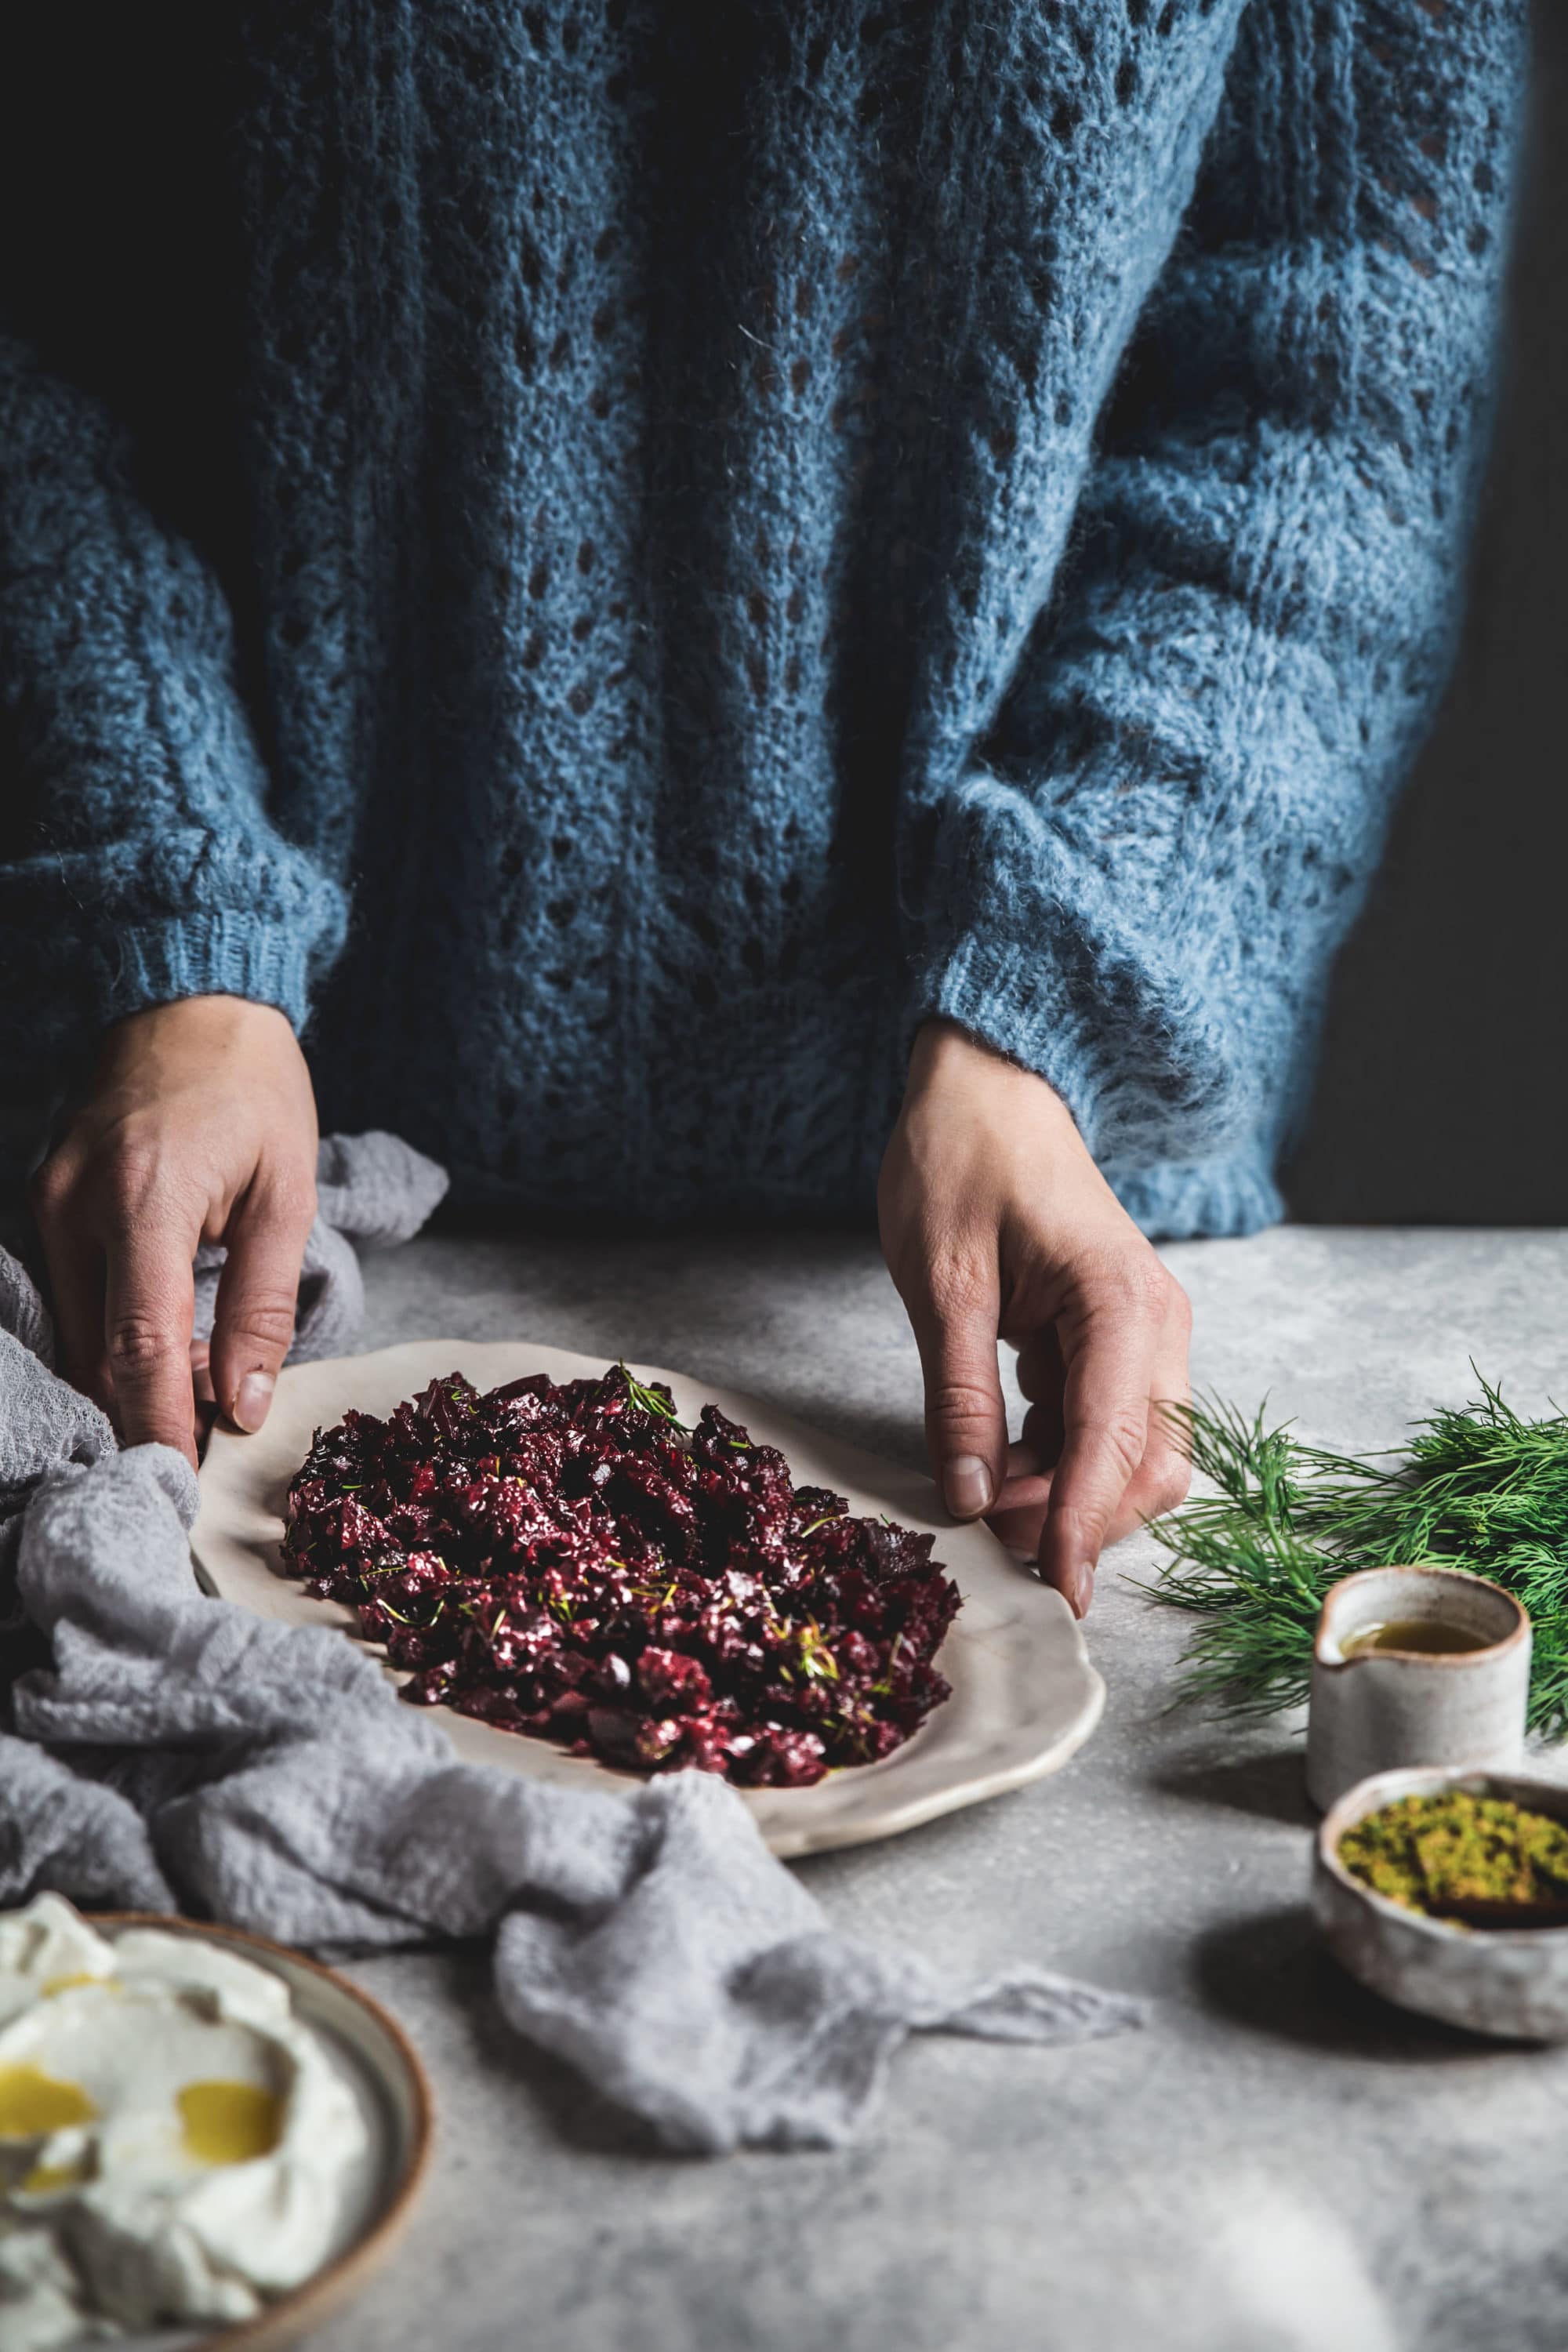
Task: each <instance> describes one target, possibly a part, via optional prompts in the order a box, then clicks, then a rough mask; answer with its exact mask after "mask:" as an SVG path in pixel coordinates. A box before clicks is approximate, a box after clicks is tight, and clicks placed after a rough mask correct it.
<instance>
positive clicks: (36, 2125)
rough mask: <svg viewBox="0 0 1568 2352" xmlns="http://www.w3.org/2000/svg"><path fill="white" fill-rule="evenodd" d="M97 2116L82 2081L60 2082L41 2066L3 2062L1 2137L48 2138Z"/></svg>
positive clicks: (4, 2138) (95, 2118) (0, 2106)
mask: <svg viewBox="0 0 1568 2352" xmlns="http://www.w3.org/2000/svg"><path fill="white" fill-rule="evenodd" d="M97 2119H98V2109H97V2108H96V2107H95V2106H94V2105H93V2104H92V2101H91V2100H90V2099H89V2097H88V2095H87V2093H86V2092H85V2091H84V2090H83V2089H82V2087H81V2085H80V2084H79V2083H61V2082H58V2081H57V2080H56V2078H55V2076H54V2075H53V2074H45V2073H44V2071H43V2068H42V2067H41V2066H0V2141H4V2140H8V2139H13V2140H14V2139H46V2138H47V2137H48V2135H49V2134H50V2132H58V2131H68V2129H69V2128H70V2126H71V2125H72V2124H90V2123H95V2122H96V2121H97Z"/></svg>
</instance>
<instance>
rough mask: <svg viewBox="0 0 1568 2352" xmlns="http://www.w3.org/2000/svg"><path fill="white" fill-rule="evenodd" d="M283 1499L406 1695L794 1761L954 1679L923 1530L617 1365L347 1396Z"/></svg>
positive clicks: (574, 1736) (649, 1744)
mask: <svg viewBox="0 0 1568 2352" xmlns="http://www.w3.org/2000/svg"><path fill="white" fill-rule="evenodd" d="M931 1542H932V1538H931V1537H930V1536H921V1535H916V1534H914V1533H913V1531H912V1530H911V1529H910V1528H900V1527H897V1526H895V1525H894V1524H893V1522H892V1521H891V1520H887V1519H857V1518H853V1517H850V1515H849V1511H848V1507H847V1504H846V1503H845V1501H844V1498H843V1496H840V1495H835V1494H831V1493H830V1492H829V1491H828V1490H827V1489H826V1487H820V1486H802V1487H796V1486H794V1485H793V1484H792V1483H791V1479H790V1475H789V1466H788V1465H787V1464H786V1462H785V1461H784V1456H783V1454H780V1453H779V1452H778V1451H777V1450H776V1448H774V1447H773V1446H771V1445H754V1444H752V1440H751V1439H750V1437H749V1436H748V1435H747V1433H746V1432H745V1431H744V1430H743V1429H742V1428H741V1427H740V1426H739V1424H738V1423H735V1422H732V1421H727V1420H726V1419H725V1417H724V1415H723V1414H722V1413H721V1412H720V1411H719V1410H718V1408H717V1407H716V1406H715V1405H704V1407H703V1409H702V1414H701V1418H700V1421H699V1422H698V1424H697V1427H696V1429H695V1430H691V1431H688V1430H686V1429H684V1428H683V1427H682V1426H681V1424H680V1423H679V1421H678V1420H677V1418H676V1414H675V1403H674V1400H673V1398H672V1397H671V1396H670V1393H669V1391H668V1389H665V1388H645V1387H643V1386H642V1384H641V1383H640V1382H639V1381H635V1380H634V1379H633V1378H632V1377H631V1375H630V1374H629V1373H628V1372H627V1371H626V1369H625V1367H624V1366H620V1365H617V1366H615V1367H613V1368H612V1369H611V1370H609V1371H607V1372H606V1373H605V1376H604V1378H603V1379H602V1380H597V1381H563V1382H562V1383H561V1384H560V1385H559V1386H557V1385H556V1384H554V1383H553V1382H552V1381H548V1380H546V1379H545V1378H544V1377H543V1376H542V1374H541V1375H535V1376H534V1377H533V1378H532V1379H530V1380H525V1381H511V1382H510V1383H509V1384H508V1385H507V1386H506V1387H505V1388H499V1389H493V1390H492V1391H490V1393H489V1395H488V1396H483V1395H481V1394H480V1393H479V1391H478V1390H477V1389H475V1388H474V1387H472V1386H471V1385H470V1383H469V1382H468V1381H466V1380H464V1379H463V1378H462V1377H461V1375H460V1374H458V1373H456V1372H454V1373H453V1374H451V1375H450V1376H449V1378H447V1379H446V1380H443V1381H432V1382H431V1383H430V1386H429V1387H428V1388H427V1389H426V1390H425V1391H424V1392H423V1394H421V1395H420V1396H418V1397H416V1398H415V1399H413V1400H412V1401H411V1402H407V1403H405V1404H400V1405H399V1406H398V1407H397V1410H396V1411H395V1412H394V1413H392V1414H391V1415H390V1417H389V1418H388V1419H387V1420H385V1421H377V1420H375V1419H374V1418H373V1416H372V1415H370V1414H369V1413H361V1412H349V1413H345V1414H344V1416H343V1419H342V1423H340V1424H339V1426H338V1427H337V1428H336V1429H329V1430H318V1431H317V1433H316V1441H315V1444H313V1445H312V1446H311V1448H310V1454H309V1455H308V1457H307V1459H306V1460H305V1462H304V1464H303V1465H301V1467H300V1472H299V1474H298V1475H297V1476H296V1477H295V1479H294V1482H293V1485H292V1486H290V1488H289V1532H288V1535H287V1538H285V1542H284V1554H285V1561H286V1565H287V1567H288V1569H289V1573H290V1574H292V1575H295V1576H298V1577H300V1579H302V1580H303V1581H304V1584H305V1588H306V1590H307V1591H309V1592H311V1593H313V1594H315V1595H317V1596H318V1597H319V1598H321V1599H328V1598H331V1599H332V1600H337V1601H346V1602H348V1603H349V1604H350V1605H351V1606H352V1607H353V1608H354V1609H356V1610H357V1612H358V1614H359V1622H360V1630H361V1632H362V1633H364V1634H365V1636H366V1637H367V1638H368V1639H371V1640H374V1641H380V1642H383V1643H384V1644H385V1647H386V1654H387V1656H388V1658H389V1660H390V1661H391V1663H392V1664H394V1665H395V1666H398V1667H401V1668H404V1669H405V1670H406V1671H407V1672H408V1673H409V1675H410V1676H411V1679H410V1680H409V1681H408V1682H407V1683H406V1684H405V1685H404V1691H403V1696H405V1698H407V1699H411V1700H413V1701H414V1702H415V1703H416V1705H422V1706H435V1705H444V1706H454V1707H457V1708H458V1709H459V1710H460V1711H461V1712H462V1713H463V1714H465V1715H472V1716H475V1717H478V1718H479V1720H480V1721H481V1722H485V1723H492V1724H498V1725H500V1727H502V1728H503V1729H505V1730H508V1731H517V1732H521V1733H523V1734H525V1735H527V1736H529V1737H531V1738H542V1739H551V1740H554V1741H556V1742H558V1743H560V1744H561V1745H563V1746H565V1747H568V1748H572V1749H573V1750H574V1753H577V1754H584V1755H594V1756H597V1757H599V1758H600V1759H602V1760H603V1761H605V1762H606V1763H610V1764H615V1765H618V1766H620V1767H622V1768H623V1769H627V1770H631V1771H643V1772H667V1771H674V1770H677V1769H679V1768H681V1767H683V1766H694V1767H696V1768H697V1769H699V1770H700V1771H704V1772H721V1773H723V1774H724V1775H725V1776H726V1778H728V1779H729V1780H738V1781H741V1782H742V1783H743V1784H744V1785H746V1786H747V1787H751V1788H761V1787H773V1788H778V1787H786V1788H787V1787H801V1786H804V1785H805V1783H806V1782H808V1781H812V1780H820V1779H821V1778H822V1776H823V1774H824V1773H825V1772H826V1771H828V1770H829V1769H831V1768H833V1767H834V1766H837V1765H844V1764H865V1763H870V1762H873V1761H874V1760H875V1759H877V1758H878V1757H880V1756H886V1755H889V1753H890V1752H891V1751H892V1749H893V1748H897V1747H899V1746H900V1744H901V1743H902V1742H903V1741H904V1740H906V1739H907V1738H909V1737H910V1733H911V1732H912V1731H915V1730H917V1729H918V1728H919V1727H920V1726H921V1723H923V1721H924V1720H925V1718H926V1717H927V1716H928V1715H929V1714H930V1712H931V1708H932V1707H934V1706H940V1705H941V1704H942V1700H943V1699H945V1698H946V1697H947V1696H949V1686H948V1685H947V1683H946V1682H945V1681H944V1680H943V1678H942V1675H940V1674H939V1673H938V1672H937V1670H936V1667H935V1665H934V1664H933V1663H932V1661H933V1659H934V1658H935V1655H936V1652H937V1649H938V1647H939V1645H940V1643H941V1642H942V1636H943V1634H944V1633H946V1631H947V1629H948V1627H949V1625H950V1624H951V1623H952V1619H953V1615H954V1613H955V1612H956V1611H957V1609H958V1606H959V1594H958V1589H957V1587H956V1586H955V1585H954V1584H953V1583H952V1581H951V1580H949V1579H948V1578H947V1577H946V1576H945V1575H944V1574H943V1573H942V1567H941V1564H940V1563H939V1562H937V1561H935V1560H933V1559H932V1558H931Z"/></svg>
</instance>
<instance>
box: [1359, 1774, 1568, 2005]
mask: <svg viewBox="0 0 1568 2352" xmlns="http://www.w3.org/2000/svg"><path fill="white" fill-rule="evenodd" d="M1449 1789H1464V1790H1468V1792H1469V1793H1470V1794H1471V1795H1472V1796H1477V1797H1508V1798H1511V1799H1512V1800H1513V1802H1514V1803H1515V1804H1516V1805H1525V1806H1528V1807H1529V1808H1530V1810H1531V1811H1532V1812H1538V1813H1550V1814H1551V1815H1552V1818H1553V1819H1554V1820H1556V1821H1564V1822H1568V1788H1564V1787H1562V1786H1560V1785H1559V1784H1558V1783H1557V1782H1556V1781H1554V1780H1531V1779H1529V1778H1525V1777H1521V1776H1520V1775H1518V1774H1515V1773H1509V1772H1455V1771H1445V1770H1443V1769H1437V1768H1431V1769H1426V1770H1422V1771H1410V1772H1378V1773H1374V1774H1373V1777H1372V1779H1371V1780H1363V1781H1361V1782H1360V1783H1359V1785H1358V1786H1357V1787H1355V1788H1353V1789H1352V1790H1349V1791H1348V1792H1347V1793H1346V1794H1345V1795H1344V1796H1342V1798H1341V1799H1340V1801H1339V1802H1338V1803H1337V1804H1336V1805H1335V1806H1334V1807H1333V1809H1332V1811H1331V1812H1330V1813H1329V1814H1328V1815H1327V1816H1326V1817H1325V1819H1324V1820H1323V1822H1322V1823H1321V1826H1320V1828H1319V1831H1318V1842H1317V1847H1316V1851H1315V1853H1314V1854H1313V1860H1312V1910H1313V1913H1314V1915H1315V1916H1316V1918H1317V1922H1318V1925H1319V1927H1321V1929H1322V1932H1323V1937H1324V1939H1325V1941H1326V1942H1327V1944H1328V1947H1329V1949H1330V1950H1331V1952H1332V1954H1333V1956H1334V1958H1335V1959H1337V1960H1338V1961H1339V1962H1340V1964H1341V1966H1342V1968H1346V1969H1349V1970H1350V1972H1351V1974H1352V1976H1353V1977H1359V1978H1360V1979H1361V1981H1362V1982H1363V1984H1365V1985H1370V1986H1371V1987H1372V1990H1373V1992H1377V1993H1381V1994H1382V1995H1383V1997H1384V2000H1392V2001H1396V2002H1397V2003H1398V2005H1399V2007H1400V2008H1401V2009H1414V2010H1417V2011H1420V2013H1421V2014H1422V2015H1423V2016H1424V2017H1439V2018H1442V2019H1443V2020H1444V2021H1446V2022H1447V2024H1449V2025H1462V2026H1466V2027H1468V2030H1469V2031H1470V2032H1472V2033H1495V2034H1498V2035H1500V2036H1502V2037H1504V2038H1506V2039H1509V2040H1513V2041H1526V2042H1563V2041H1568V1927H1501V1928H1499V1927H1459V1926H1457V1925H1456V1924H1455V1923H1454V1922H1452V1921H1450V1920H1447V1919H1428V1918H1427V1917H1426V1916H1425V1915H1424V1914H1423V1913H1421V1912H1419V1911H1407V1910H1406V1909H1405V1906H1404V1905H1403V1904H1400V1903H1391V1902H1390V1901H1389V1900H1388V1898H1387V1896H1386V1895H1374V1894H1373V1890H1372V1888H1371V1887H1370V1886H1367V1885H1363V1882H1362V1880H1361V1879H1359V1878H1354V1877H1352V1874H1351V1873H1350V1872H1349V1871H1348V1870H1347V1869H1346V1868H1345V1866H1344V1864H1343V1863H1342V1862H1341V1860H1340V1858H1339V1843H1340V1840H1341V1838H1342V1837H1343V1835H1344V1833H1345V1832H1346V1831H1347V1830H1350V1829H1353V1828H1354V1827H1355V1824H1356V1823H1357V1822H1361V1821H1364V1820H1365V1818H1366V1816H1367V1814H1368V1813H1374V1812H1376V1811H1378V1809H1379V1808H1380V1807H1381V1806H1383V1805H1391V1804H1393V1803H1394V1801H1395V1799H1396V1798H1399V1797H1432V1796H1437V1795H1440V1794H1441V1793H1442V1792H1443V1791H1444V1790H1449Z"/></svg>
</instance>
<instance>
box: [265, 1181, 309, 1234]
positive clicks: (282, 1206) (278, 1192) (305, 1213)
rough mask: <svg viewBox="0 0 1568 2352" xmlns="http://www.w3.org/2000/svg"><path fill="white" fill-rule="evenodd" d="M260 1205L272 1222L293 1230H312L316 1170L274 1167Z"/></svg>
mask: <svg viewBox="0 0 1568 2352" xmlns="http://www.w3.org/2000/svg"><path fill="white" fill-rule="evenodd" d="M259 1206H260V1207H261V1208H262V1210H263V1212H264V1213H265V1214H266V1215H267V1216H268V1218H269V1219H270V1221H271V1222H272V1223H275V1224H279V1225H284V1226H287V1227H289V1229H290V1230H291V1231H297V1232H300V1233H302V1234H303V1233H309V1231H310V1227H311V1225H312V1224H314V1223H315V1221H316V1177H315V1171H314V1170H313V1169H309V1168H298V1169H296V1168H283V1169H278V1170H275V1171H273V1172H272V1173H271V1174H270V1175H269V1176H268V1181H267V1186H266V1190H265V1192H263V1193H262V1195H261V1200H260V1202H259Z"/></svg>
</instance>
